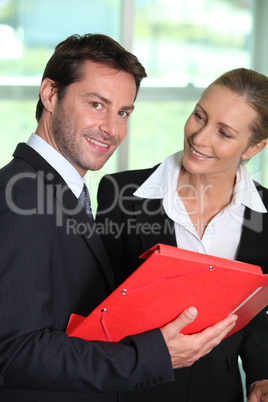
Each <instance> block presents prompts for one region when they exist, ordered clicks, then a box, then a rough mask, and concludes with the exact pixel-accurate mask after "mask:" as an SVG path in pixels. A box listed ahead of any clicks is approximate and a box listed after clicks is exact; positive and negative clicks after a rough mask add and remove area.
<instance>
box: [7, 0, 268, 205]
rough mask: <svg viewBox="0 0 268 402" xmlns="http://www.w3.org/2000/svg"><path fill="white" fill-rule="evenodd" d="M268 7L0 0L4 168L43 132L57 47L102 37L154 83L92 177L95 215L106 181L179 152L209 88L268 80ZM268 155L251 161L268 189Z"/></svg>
mask: <svg viewBox="0 0 268 402" xmlns="http://www.w3.org/2000/svg"><path fill="white" fill-rule="evenodd" d="M267 20H268V1H267V0H187V1H185V0H98V1H96V0H76V1H72V0H57V1H55V0H46V1H44V0H0V144H1V146H0V167H1V166H3V165H4V164H6V163H7V162H8V161H9V160H10V159H11V157H12V153H13V151H14V149H15V146H16V144H17V143H18V142H21V141H27V139H28V137H29V136H30V134H31V133H32V132H34V131H35V129H36V121H35V118H34V115H35V105H36V102H37V99H38V93H39V85H40V81H41V75H42V72H43V70H44V67H45V65H46V62H47V60H48V59H49V57H50V56H51V54H52V52H53V50H54V47H55V46H56V44H57V43H59V42H60V41H62V40H64V39H65V38H66V37H67V36H69V35H71V34H74V33H78V34H84V33H88V32H92V33H104V34H107V35H109V36H111V37H113V38H114V39H116V40H117V41H119V42H120V43H121V44H122V45H123V46H124V47H126V48H127V49H128V50H130V51H132V52H133V53H134V54H136V55H137V56H138V58H139V59H140V61H141V62H142V64H143V65H144V66H145V68H146V70H147V73H148V78H147V79H145V80H144V81H143V83H142V87H141V90H140V93H139V96H138V100H137V101H136V107H135V112H134V114H133V115H132V116H131V118H130V121H129V131H128V136H127V138H126V140H125V141H124V142H123V144H122V145H121V146H120V147H119V149H118V150H117V151H116V153H115V154H114V155H113V156H112V158H111V159H110V160H109V162H108V163H107V164H106V165H105V167H104V168H103V169H102V170H101V171H98V172H92V173H88V177H87V182H88V185H89V187H90V189H91V194H92V203H93V210H94V209H95V205H96V200H95V194H96V189H97V185H98V182H99V180H100V178H101V177H102V175H103V174H105V173H112V172H115V171H119V170H125V169H135V168H144V167H151V166H154V165H155V164H157V163H159V162H161V161H162V160H163V159H164V158H165V157H167V156H168V155H170V154H172V153H174V152H176V151H177V150H180V149H182V146H183V128H184V123H185V121H186V119H187V117H188V115H189V114H190V113H191V111H192V110H193V107H194V105H195V103H196V102H197V100H198V99H199V96H200V94H201V92H202V91H203V89H204V88H205V87H206V86H207V85H208V84H209V83H210V82H212V81H213V80H214V79H215V78H216V77H218V76H219V75H220V74H222V73H223V72H225V71H227V70H230V69H233V68H236V67H247V68H253V69H255V70H257V71H259V72H261V73H264V74H266V75H267V74H268V46H267V38H268V24H267V23H266V22H267ZM267 155H268V149H266V150H264V151H262V152H261V153H260V154H259V155H258V156H257V157H255V158H254V159H253V160H252V161H250V163H249V164H248V166H249V170H250V171H251V173H252V174H253V177H254V178H255V179H256V180H258V181H259V182H261V183H263V184H264V185H266V186H267V185H268V157H267Z"/></svg>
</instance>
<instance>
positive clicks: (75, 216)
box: [14, 144, 114, 290]
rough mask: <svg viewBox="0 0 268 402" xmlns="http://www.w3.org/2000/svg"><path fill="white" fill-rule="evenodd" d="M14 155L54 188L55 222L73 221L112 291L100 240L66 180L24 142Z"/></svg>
mask: <svg viewBox="0 0 268 402" xmlns="http://www.w3.org/2000/svg"><path fill="white" fill-rule="evenodd" d="M14 156H16V157H19V158H22V159H24V160H26V161H27V162H28V163H30V164H31V165H32V166H33V168H34V169H35V170H36V171H38V173H39V175H40V176H41V177H42V178H43V180H44V182H45V183H46V186H47V187H48V186H50V187H51V188H52V189H53V192H54V196H55V197H56V199H57V201H58V203H59V204H60V206H61V207H60V208H59V210H57V211H55V214H56V220H57V224H62V223H63V220H64V224H66V217H67V216H68V217H69V219H71V220H72V225H75V228H76V233H78V234H80V235H81V236H83V238H84V239H85V241H86V242H87V244H88V246H89V247H90V248H91V250H92V252H93V253H94V255H95V257H96V258H97V260H98V261H99V263H100V265H101V267H102V270H103V272H104V274H105V276H106V278H107V280H108V283H109V284H110V287H111V290H113V289H114V276H113V272H112V268H111V265H110V262H109V259H108V256H107V254H106V251H105V249H104V246H103V244H102V241H101V239H100V237H99V235H98V234H97V233H96V230H95V229H96V224H95V222H94V221H93V220H90V219H89V218H88V216H87V215H86V213H85V211H84V209H83V207H82V206H81V204H80V203H79V202H78V200H77V198H76V197H75V195H74V194H73V192H72V191H71V190H70V188H69V187H68V186H67V184H66V183H65V181H64V180H63V179H62V177H61V176H60V175H59V174H58V172H57V171H56V170H55V169H54V168H53V167H52V166H51V165H49V163H47V162H46V160H45V159H44V158H42V157H41V156H40V155H39V154H38V153H37V152H36V151H35V150H33V149H32V148H31V147H29V146H27V145H26V144H19V145H18V147H17V149H16V150H15V152H14ZM62 211H64V213H62ZM67 219H68V218H67ZM61 220H62V222H61ZM69 223H70V222H69Z"/></svg>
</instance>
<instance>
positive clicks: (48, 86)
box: [40, 78, 57, 112]
mask: <svg viewBox="0 0 268 402" xmlns="http://www.w3.org/2000/svg"><path fill="white" fill-rule="evenodd" d="M56 95H57V91H56V88H55V82H54V81H53V80H51V79H50V78H45V79H44V80H43V82H42V84H41V87H40V97H41V100H42V103H43V105H44V108H45V109H46V110H47V111H48V112H52V110H53V107H54V103H55V100H56V99H57V96H56Z"/></svg>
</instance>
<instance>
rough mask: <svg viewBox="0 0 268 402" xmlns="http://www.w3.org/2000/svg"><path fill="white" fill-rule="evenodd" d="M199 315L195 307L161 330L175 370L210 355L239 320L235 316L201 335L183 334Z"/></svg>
mask: <svg viewBox="0 0 268 402" xmlns="http://www.w3.org/2000/svg"><path fill="white" fill-rule="evenodd" d="M197 314H198V312H197V309H196V308H195V307H189V308H187V309H186V310H184V311H183V312H182V313H181V314H180V315H179V316H178V317H177V318H176V319H175V320H174V321H172V322H171V323H169V324H167V325H165V326H164V327H162V328H161V332H162V335H163V337H164V340H165V342H166V345H167V348H168V350H169V353H170V357H171V362H172V367H173V368H174V369H175V368H182V367H188V366H191V365H192V364H193V363H194V362H195V361H197V360H198V359H200V358H201V357H203V356H204V355H206V354H208V353H209V352H210V351H211V350H212V349H213V348H214V347H215V346H217V345H218V344H219V343H220V342H221V341H222V340H223V339H224V338H225V336H226V335H227V334H228V332H229V331H231V330H232V329H233V327H234V326H235V323H236V320H237V316H236V315H234V314H233V315H231V316H230V317H227V318H225V319H224V320H222V321H220V322H218V323H217V324H215V325H212V326H211V327H208V328H206V329H204V330H203V331H201V332H199V333H196V334H192V335H184V334H181V333H180V331H181V330H182V329H183V328H184V327H186V325H188V324H190V323H191V322H192V321H194V320H195V318H196V317H197Z"/></svg>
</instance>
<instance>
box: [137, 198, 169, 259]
mask: <svg viewBox="0 0 268 402" xmlns="http://www.w3.org/2000/svg"><path fill="white" fill-rule="evenodd" d="M133 210H134V211H135V216H136V220H137V224H138V225H139V226H137V227H140V228H142V225H146V226H144V230H139V236H140V241H141V244H142V247H143V252H145V251H147V250H148V249H150V248H151V247H153V246H154V245H155V244H157V243H163V244H169V245H171V246H175V247H176V246H177V242H176V236H175V228H174V222H173V221H172V220H171V219H169V217H168V216H167V215H166V213H165V211H164V209H163V205H162V199H152V200H137V202H135V203H134V204H133Z"/></svg>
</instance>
